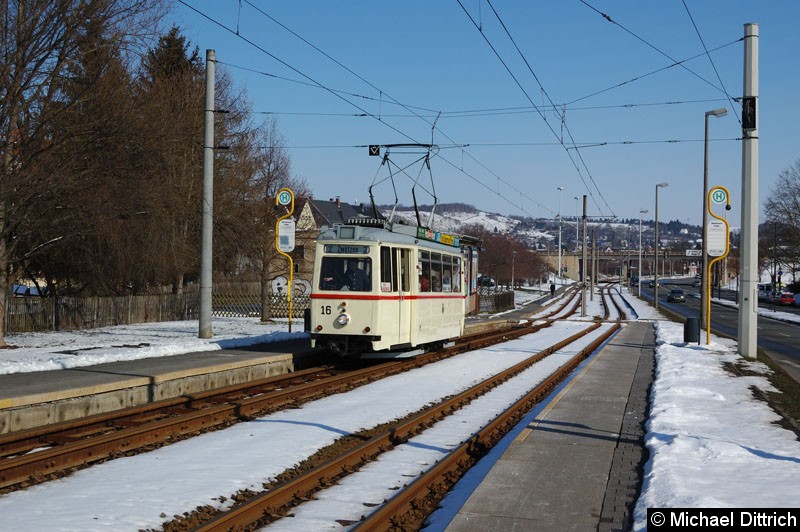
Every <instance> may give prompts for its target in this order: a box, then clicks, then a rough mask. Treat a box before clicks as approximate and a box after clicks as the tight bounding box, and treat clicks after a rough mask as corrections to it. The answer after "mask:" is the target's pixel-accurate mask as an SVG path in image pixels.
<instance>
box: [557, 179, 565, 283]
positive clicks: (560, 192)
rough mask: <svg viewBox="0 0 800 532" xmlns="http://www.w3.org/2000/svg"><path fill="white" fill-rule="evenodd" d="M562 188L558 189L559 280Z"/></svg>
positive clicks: (559, 271) (559, 267) (559, 272)
mask: <svg viewBox="0 0 800 532" xmlns="http://www.w3.org/2000/svg"><path fill="white" fill-rule="evenodd" d="M563 193H564V187H558V277H559V278H561V272H562V270H561V196H562V194H563Z"/></svg>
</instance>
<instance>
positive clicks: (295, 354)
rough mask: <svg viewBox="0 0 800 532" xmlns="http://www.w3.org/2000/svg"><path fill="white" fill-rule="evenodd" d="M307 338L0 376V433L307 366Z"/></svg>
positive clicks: (311, 359)
mask: <svg viewBox="0 0 800 532" xmlns="http://www.w3.org/2000/svg"><path fill="white" fill-rule="evenodd" d="M315 359H316V355H315V354H314V353H312V352H311V351H310V346H309V342H308V340H294V341H290V342H276V343H270V344H261V345H256V346H252V347H246V348H239V349H225V350H221V351H201V352H196V353H188V354H185V355H174V356H169V357H160V358H144V359H139V360H130V361H124V362H112V363H106V364H98V365H95V366H86V367H82V368H72V369H63V370H56V371H39V372H32V373H12V374H8V375H0V434H5V433H8V432H15V431H18V430H25V429H28V428H32V427H39V426H42V425H46V424H50V423H56V422H59V421H66V420H70V419H77V418H81V417H85V416H89V415H93V414H100V413H104V412H110V411H113V410H118V409H121V408H127V407H130V406H138V405H142V404H147V403H151V402H153V401H158V400H161V399H169V398H172V397H177V396H180V395H185V394H191V393H197V392H200V391H204V390H208V389H213V388H220V387H223V386H227V385H230V384H238V383H241V382H247V381H250V380H255V379H260V378H264V377H270V376H273V375H282V374H284V373H288V372H291V371H294V370H297V369H303V368H305V367H309V366H310V365H311V364H313V363H314V362H315Z"/></svg>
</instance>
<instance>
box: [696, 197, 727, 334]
mask: <svg viewBox="0 0 800 532" xmlns="http://www.w3.org/2000/svg"><path fill="white" fill-rule="evenodd" d="M706 202H707V205H706V208H707V209H708V213H709V214H710V215H711V216H713V217H714V218H716V220H711V221H710V222H709V223H708V229H707V231H706V234H707V235H708V245H707V248H706V249H707V250H708V254H709V255H711V256H713V257H714V259H712V260H710V261H708V267H707V268H706V271H705V272H703V275H705V276H706V301H708V305H707V307H706V345H708V344H710V343H711V266H712V265H713V264H714V263H715V262H719V261H721V260H722V259H724V258H725V257H727V256H728V253H729V252H730V249H731V232H730V228H729V227H728V220H726V219H725V218H722V217H720V216H717V215H716V214H714V211H712V210H711V204H712V203H717V204H722V203H724V204H725V210H730V208H731V194H730V192H728V189H727V188H725V187H722V186H716V187H714V188H712V189H711V190H709V191H708V198H706Z"/></svg>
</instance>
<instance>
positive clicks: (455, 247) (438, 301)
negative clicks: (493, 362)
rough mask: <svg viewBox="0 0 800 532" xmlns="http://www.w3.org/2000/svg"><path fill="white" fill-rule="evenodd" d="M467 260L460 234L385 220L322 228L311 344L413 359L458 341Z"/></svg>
mask: <svg viewBox="0 0 800 532" xmlns="http://www.w3.org/2000/svg"><path fill="white" fill-rule="evenodd" d="M472 255H473V254H472V251H471V250H470V252H469V253H468V254H467V257H472ZM464 257H465V255H464V254H462V250H461V247H460V245H459V238H458V237H455V236H453V235H448V234H444V233H440V232H435V231H432V230H430V229H427V228H424V227H416V226H410V225H404V224H399V223H392V222H389V221H387V220H383V219H373V218H355V219H351V220H349V221H348V222H347V223H346V224H343V225H334V226H333V227H331V228H327V229H325V230H323V231H322V232H321V233H320V235H319V237H318V239H317V242H316V255H315V259H314V278H313V280H312V289H311V309H310V327H308V329H309V332H310V333H311V345H312V347H315V348H319V349H330V350H333V351H334V352H336V353H338V354H341V355H360V356H362V357H370V356H411V355H414V354H417V353H419V352H421V351H423V350H425V349H426V348H429V347H439V346H442V345H445V344H446V343H447V342H448V341H450V340H451V339H453V338H456V337H459V336H461V334H462V333H463V331H464V314H465V299H466V294H467V292H468V290H467V287H465V284H466V283H465V279H468V278H469V271H470V270H471V268H466V272H467V273H466V274H465V267H466V266H468V262H469V259H467V260H466V261H465V258H464Z"/></svg>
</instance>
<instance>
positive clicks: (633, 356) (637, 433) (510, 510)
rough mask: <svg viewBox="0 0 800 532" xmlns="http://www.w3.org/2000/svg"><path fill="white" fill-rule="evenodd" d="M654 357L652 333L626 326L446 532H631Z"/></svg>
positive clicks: (546, 410) (542, 413)
mask: <svg viewBox="0 0 800 532" xmlns="http://www.w3.org/2000/svg"><path fill="white" fill-rule="evenodd" d="M654 353H655V335H654V331H653V326H652V325H651V324H649V323H639V322H633V323H629V324H626V325H625V327H624V328H623V329H622V330H621V331H620V332H619V333H618V334H617V335H616V336H614V337H613V338H612V340H611V341H610V342H609V343H608V344H606V345H605V347H603V348H602V349H601V350H600V351H599V352H598V353H596V354H595V355H593V357H592V358H591V359H590V360H588V361H587V362H586V363H584V364H583V365H582V366H581V368H579V369H578V370H576V373H575V374H574V375H573V377H572V378H571V380H570V381H569V382H568V383H566V384H565V385H562V387H561V388H560V390H559V391H558V392H557V393H555V394H554V396H553V397H552V398H551V399H550V401H549V402H548V403H547V405H545V406H544V407H542V408H541V409H540V410H539V411H537V413H536V414H535V416H534V417H535V419H533V421H531V422H529V423H528V424H527V425H526V426H525V427H524V428H523V429H522V430H521V431H520V432H519V433H518V435H517V437H516V438H515V439H514V440H513V441H512V442H511V444H510V445H509V447H508V448H507V449H506V451H505V452H504V453H503V455H502V457H501V458H500V459H499V460H497V461H496V462H495V463H494V465H493V466H492V467H491V469H489V471H488V473H487V474H486V476H485V477H484V478H483V480H482V481H481V482H480V484H479V485H478V486H477V487H476V488H475V489H474V491H472V493H471V494H470V495H469V497H468V498H466V501H465V502H464V504H463V505H462V506H461V508H460V510H459V511H458V512H457V513H455V512H454V513H455V515H454V516H453V518H452V520H451V521H450V523H449V525H448V526H447V527H446V530H447V532H478V531H480V532H485V531H504V532H505V531H511V530H519V531H523V530H525V531H527V530H537V531H549V530H552V531H565V530H578V531H585V530H601V531H611V530H629V529H630V527H631V524H632V523H631V515H632V512H633V505H634V504H635V500H636V497H637V496H638V492H639V487H640V484H641V476H640V468H641V467H642V465H643V464H644V462H645V461H646V454H645V452H646V451H645V449H644V443H643V436H644V427H643V424H644V422H645V420H646V419H647V398H648V391H649V388H650V384H651V382H652V376H653V363H654Z"/></svg>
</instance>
